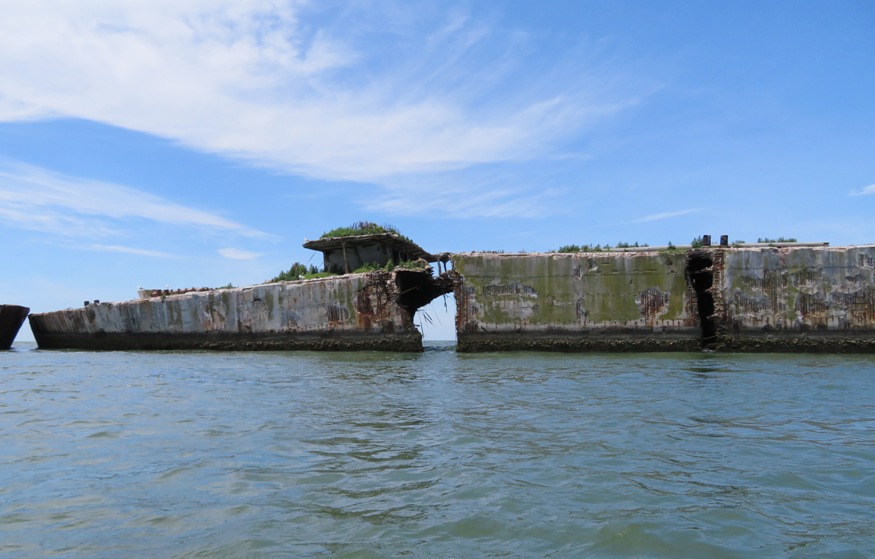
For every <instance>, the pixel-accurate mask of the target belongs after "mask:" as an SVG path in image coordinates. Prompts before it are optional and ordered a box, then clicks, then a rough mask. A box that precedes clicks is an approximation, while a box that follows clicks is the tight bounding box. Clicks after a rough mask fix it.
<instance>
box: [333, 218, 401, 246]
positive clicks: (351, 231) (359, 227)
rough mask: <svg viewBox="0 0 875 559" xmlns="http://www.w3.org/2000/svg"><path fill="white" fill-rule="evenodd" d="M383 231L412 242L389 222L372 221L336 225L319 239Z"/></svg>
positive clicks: (376, 233)
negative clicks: (381, 223) (347, 225)
mask: <svg viewBox="0 0 875 559" xmlns="http://www.w3.org/2000/svg"><path fill="white" fill-rule="evenodd" d="M383 233H391V234H393V235H397V236H398V237H401V238H402V239H405V240H407V241H410V242H413V241H412V240H411V239H410V238H409V237H407V236H405V235H402V234H401V232H400V231H398V228H397V227H395V226H393V225H389V224H384V225H379V224H377V223H374V222H373V221H359V222H358V223H353V224H352V225H350V226H349V227H337V228H336V229H332V230H331V231H326V232H325V233H322V236H321V237H320V239H330V238H334V237H352V236H356V235H382V234H383Z"/></svg>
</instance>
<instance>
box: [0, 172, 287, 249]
mask: <svg viewBox="0 0 875 559" xmlns="http://www.w3.org/2000/svg"><path fill="white" fill-rule="evenodd" d="M135 220H146V221H149V222H153V223H160V224H166V225H173V226H176V227H184V228H195V229H205V230H212V231H219V232H224V233H232V234H235V235H240V236H243V237H250V238H261V239H266V238H270V235H268V234H267V233H264V232H261V231H257V230H253V229H249V228H247V227H245V226H243V225H241V224H239V223H236V222H234V221H231V220H229V219H227V218H224V217H222V216H219V215H216V214H212V213H209V212H205V211H203V210H199V209H197V208H192V207H189V206H183V205H181V204H177V203H174V202H171V201H169V200H165V199H163V198H160V197H158V196H155V195H153V194H149V193H147V192H144V191H142V190H137V189H134V188H130V187H127V186H123V185H118V184H112V183H107V182H100V181H93V180H87V179H81V178H77V177H70V176H66V175H61V174H57V173H52V172H50V171H47V170H45V169H42V168H39V167H33V166H30V165H24V164H21V163H16V162H9V161H5V162H0V221H2V222H5V223H7V224H8V225H11V226H14V227H19V228H22V229H28V230H32V231H42V232H45V233H51V234H54V235H59V236H63V237H86V238H101V237H109V236H114V235H121V234H123V233H122V232H123V231H124V230H126V229H127V228H128V227H129V226H130V224H131V222H132V221H135Z"/></svg>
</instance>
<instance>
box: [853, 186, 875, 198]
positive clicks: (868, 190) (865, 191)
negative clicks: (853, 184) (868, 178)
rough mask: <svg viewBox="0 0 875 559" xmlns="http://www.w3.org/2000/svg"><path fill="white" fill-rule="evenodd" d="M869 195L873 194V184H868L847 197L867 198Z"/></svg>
mask: <svg viewBox="0 0 875 559" xmlns="http://www.w3.org/2000/svg"><path fill="white" fill-rule="evenodd" d="M870 194H875V184H870V185H869V186H865V187H863V188H861V189H859V190H852V191H851V192H850V193H849V194H848V196H868V195H870Z"/></svg>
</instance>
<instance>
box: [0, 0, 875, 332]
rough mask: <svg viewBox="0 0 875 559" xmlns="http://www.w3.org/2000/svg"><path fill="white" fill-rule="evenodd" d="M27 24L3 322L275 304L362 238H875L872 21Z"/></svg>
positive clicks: (551, 245) (43, 20) (14, 112)
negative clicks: (382, 229)
mask: <svg viewBox="0 0 875 559" xmlns="http://www.w3.org/2000/svg"><path fill="white" fill-rule="evenodd" d="M0 8H2V13H3V14H4V17H3V18H2V19H0V76H2V79H0V239H2V243H0V250H2V263H3V273H2V275H0V302H2V303H14V304H23V305H27V306H30V307H31V308H32V310H33V311H34V312H44V311H51V310H58V309H62V308H67V307H72V306H79V305H81V304H82V301H84V300H93V299H100V300H104V301H120V300H128V299H131V298H134V297H135V296H136V289H137V287H138V286H151V287H164V286H171V287H191V286H218V285H225V284H227V283H229V282H231V283H233V284H234V285H248V284H253V283H260V282H262V281H264V280H266V279H269V278H270V277H273V276H274V275H276V273H278V272H279V271H281V270H283V269H287V268H288V267H289V266H290V265H291V263H292V262H294V261H301V262H305V263H318V262H319V261H320V258H319V257H318V255H315V254H314V253H312V252H311V251H308V250H306V249H304V248H302V247H301V243H302V242H303V240H304V239H305V238H315V237H318V236H319V235H320V234H321V233H322V232H324V231H326V230H328V229H331V228H333V227H335V226H340V225H348V224H350V223H352V222H355V221H359V220H370V221H375V222H378V223H388V224H392V225H395V226H396V227H398V228H399V229H400V230H401V231H402V232H403V233H405V234H406V235H408V236H410V237H412V238H413V239H414V240H416V241H417V242H418V243H419V244H421V245H422V246H423V247H424V248H426V249H427V250H431V251H433V252H439V251H456V252H463V251H469V250H504V251H509V252H510V251H519V250H525V251H549V250H553V249H556V248H558V247H559V246H561V245H565V244H571V243H576V244H583V243H591V244H595V243H599V244H604V243H610V244H616V243H617V242H621V241H622V242H630V243H631V242H640V243H645V242H646V243H649V244H651V245H662V244H665V243H667V242H669V241H671V242H673V243H675V244H683V243H687V242H689V241H690V239H692V238H693V237H695V236H698V235H701V234H711V235H713V236H718V235H721V234H728V235H730V238H731V239H733V240H738V239H742V240H747V241H749V242H751V241H755V240H756V239H757V238H758V237H766V236H768V237H777V236H792V237H796V238H798V239H799V240H806V241H829V242H830V243H831V244H833V245H842V244H862V243H871V242H875V219H873V211H875V93H873V92H875V32H873V29H875V2H872V1H871V0H861V1H854V0H843V1H841V2H833V1H828V0H793V1H777V0H773V1H768V2H763V1H759V0H758V1H748V0H736V1H733V2H726V1H716V0H713V1H712V0H703V1H696V2H692V1H682V2H681V1H670V0H664V1H660V2H651V1H645V0H640V1H622V0H610V1H588V0H574V1H562V0H554V1H548V2H531V1H510V0H508V1H494V2H485V1H471V2H456V1H453V0H440V1H435V2H429V1H419V2H409V1H391V0H386V1H383V0H362V1H354V0H353V1H348V2H332V1H312V2H307V1H291V2H283V1H280V0H274V1H266V2H258V1H240V0H234V1H230V0H150V1H149V2H117V1H115V0H80V1H78V2H75V3H73V2H70V3H58V2H52V1H48V0H30V1H28V2H19V1H8V0H0ZM448 305H449V310H450V313H452V301H449V302H448ZM443 306H444V305H443V302H440V303H439V304H438V305H435V306H434V307H433V308H432V309H431V310H430V311H429V314H430V316H431V317H432V321H433V322H434V324H428V323H426V324H425V334H426V337H427V338H432V339H447V338H450V337H452V317H451V316H450V315H449V314H445V313H444V312H443ZM20 336H21V338H20V339H22V340H28V339H32V337H31V335H30V332H29V330H27V329H26V328H25V330H24V331H23V332H22V334H20Z"/></svg>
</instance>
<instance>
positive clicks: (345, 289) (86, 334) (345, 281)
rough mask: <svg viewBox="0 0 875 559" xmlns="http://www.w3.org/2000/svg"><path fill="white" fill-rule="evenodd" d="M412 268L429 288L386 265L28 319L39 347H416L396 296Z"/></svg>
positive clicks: (416, 337) (417, 339) (415, 334)
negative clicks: (385, 268)
mask: <svg viewBox="0 0 875 559" xmlns="http://www.w3.org/2000/svg"><path fill="white" fill-rule="evenodd" d="M410 274H414V275H416V276H417V280H418V281H419V280H421V281H420V284H422V285H430V282H431V280H432V278H431V275H430V274H428V273H427V272H425V271H422V272H411V271H407V272H406V274H405V278H406V279H405V280H404V281H400V282H399V281H398V280H397V279H396V274H394V273H391V272H372V273H368V274H351V275H345V276H338V277H331V278H323V279H314V280H305V281H298V282H284V283H275V284H264V285H256V286H251V287H243V288H234V289H220V290H214V291H209V292H198V291H192V292H188V293H184V294H180V295H171V296H162V297H156V298H149V299H140V300H134V301H127V302H122V303H100V304H92V305H88V306H86V307H83V308H78V309H67V310H62V311H56V312H50V313H42V314H34V315H31V316H30V325H31V329H32V330H33V333H34V337H35V338H36V341H37V344H38V345H39V347H40V348H45V349H58V348H77V349H235V350H236V349H242V350H257V349H264V350H287V349H314V350H359V349H361V350H364V349H367V350H387V351H421V350H422V336H421V334H420V332H419V331H418V330H417V329H416V327H415V326H414V324H413V312H411V307H410V306H409V305H405V303H406V301H405V299H404V297H402V295H401V291H402V289H401V288H402V287H403V288H404V289H406V290H411V289H412V290H413V291H414V292H415V291H417V289H416V286H414V287H413V288H411V287H406V284H407V283H410V280H409V278H410ZM418 276H427V277H423V278H418ZM414 283H415V282H414ZM399 284H400V286H399ZM412 311H414V312H415V308H412Z"/></svg>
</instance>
